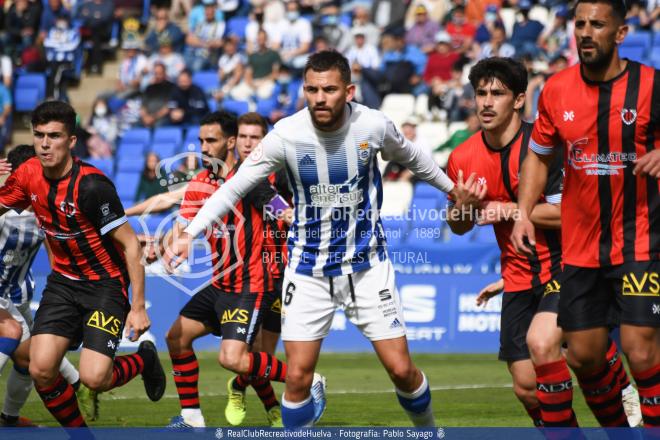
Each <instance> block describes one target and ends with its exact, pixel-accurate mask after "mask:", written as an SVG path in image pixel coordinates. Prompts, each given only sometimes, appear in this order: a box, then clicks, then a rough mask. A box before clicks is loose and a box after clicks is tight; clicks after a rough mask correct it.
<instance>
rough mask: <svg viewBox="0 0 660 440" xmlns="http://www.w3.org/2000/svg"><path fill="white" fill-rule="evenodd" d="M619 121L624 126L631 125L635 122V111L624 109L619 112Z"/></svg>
mask: <svg viewBox="0 0 660 440" xmlns="http://www.w3.org/2000/svg"><path fill="white" fill-rule="evenodd" d="M621 120H622V121H623V123H624V124H626V125H632V124H633V122H635V121H636V120H637V110H634V109H630V108H624V109H623V110H621Z"/></svg>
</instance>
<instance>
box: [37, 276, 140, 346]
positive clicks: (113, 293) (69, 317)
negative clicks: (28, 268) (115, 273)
mask: <svg viewBox="0 0 660 440" xmlns="http://www.w3.org/2000/svg"><path fill="white" fill-rule="evenodd" d="M130 308H131V306H130V303H129V302H128V298H126V296H124V288H123V286H122V283H121V281H120V280H119V279H117V278H111V279H107V280H98V281H78V280H71V279H69V278H67V277H65V276H63V275H61V274H59V273H57V272H53V273H51V274H50V275H49V276H48V280H47V282H46V288H45V289H44V292H43V296H42V298H41V302H40V303H39V309H38V310H37V313H36V315H35V317H34V327H33V328H32V335H39V334H49V335H57V336H63V337H65V338H68V339H69V340H70V341H71V344H70V346H69V347H70V349H72V350H75V349H77V348H78V347H79V346H80V344H81V343H82V346H83V348H88V349H90V350H94V351H96V352H99V353H101V354H104V355H106V356H109V357H111V358H113V357H114V356H115V351H117V346H118V345H119V340H120V339H121V337H122V330H123V329H124V323H125V321H126V315H127V314H128V311H129V310H130Z"/></svg>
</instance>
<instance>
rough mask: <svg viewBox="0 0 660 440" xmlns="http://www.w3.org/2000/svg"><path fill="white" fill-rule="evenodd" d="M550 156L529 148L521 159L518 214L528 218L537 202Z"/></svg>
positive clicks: (545, 176)
mask: <svg viewBox="0 0 660 440" xmlns="http://www.w3.org/2000/svg"><path fill="white" fill-rule="evenodd" d="M551 161H552V156H551V155H548V156H540V155H538V154H537V153H535V152H534V151H532V150H529V152H528V153H527V157H525V160H524V161H523V165H522V170H521V172H520V183H519V184H518V209H519V210H520V215H521V216H523V217H525V218H529V216H530V215H531V213H532V210H533V209H534V206H535V205H536V204H537V201H538V200H539V197H540V196H541V193H542V192H543V189H544V188H545V185H546V182H547V181H548V170H549V168H550V162H551Z"/></svg>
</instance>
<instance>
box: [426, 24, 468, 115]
mask: <svg viewBox="0 0 660 440" xmlns="http://www.w3.org/2000/svg"><path fill="white" fill-rule="evenodd" d="M435 41H436V46H435V52H433V53H432V54H431V55H430V56H429V62H428V63H427V64H426V68H425V69H424V82H425V83H426V84H427V86H428V88H429V90H430V96H429V110H431V109H432V108H433V107H438V108H442V106H441V105H439V104H438V100H441V99H443V98H444V97H445V95H446V93H447V91H448V89H449V82H450V81H451V79H452V74H451V71H452V67H453V66H454V64H456V62H457V61H458V60H459V58H460V54H459V53H458V52H456V51H454V50H453V49H452V45H451V37H450V36H449V34H448V33H447V32H444V31H440V32H438V33H437V34H436V36H435Z"/></svg>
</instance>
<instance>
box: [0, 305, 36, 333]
mask: <svg viewBox="0 0 660 440" xmlns="http://www.w3.org/2000/svg"><path fill="white" fill-rule="evenodd" d="M28 307H29V306H28ZM0 309H2V310H6V311H8V312H9V314H10V315H11V317H12V318H14V319H15V320H16V321H18V323H19V324H21V328H22V329H23V334H22V335H21V342H23V341H25V340H27V339H28V338H29V337H30V326H29V324H28V323H27V322H26V321H25V318H24V317H23V315H22V314H21V312H20V311H19V310H18V309H17V308H16V306H15V305H14V303H13V302H12V301H11V300H10V299H8V298H0Z"/></svg>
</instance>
